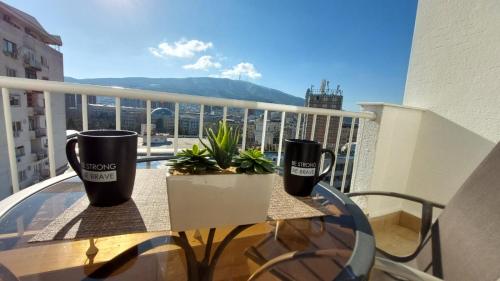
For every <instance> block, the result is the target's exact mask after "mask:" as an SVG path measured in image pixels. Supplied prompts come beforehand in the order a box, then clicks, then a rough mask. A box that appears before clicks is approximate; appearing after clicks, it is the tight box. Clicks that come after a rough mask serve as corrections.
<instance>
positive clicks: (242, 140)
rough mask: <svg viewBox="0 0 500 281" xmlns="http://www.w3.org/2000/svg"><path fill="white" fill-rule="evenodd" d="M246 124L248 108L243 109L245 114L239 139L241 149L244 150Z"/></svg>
mask: <svg viewBox="0 0 500 281" xmlns="http://www.w3.org/2000/svg"><path fill="white" fill-rule="evenodd" d="M247 124H248V108H245V113H244V114H243V133H242V136H241V137H242V139H241V149H242V150H245V145H246V143H247Z"/></svg>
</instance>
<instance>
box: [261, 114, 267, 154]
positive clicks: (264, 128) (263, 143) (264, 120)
mask: <svg viewBox="0 0 500 281" xmlns="http://www.w3.org/2000/svg"><path fill="white" fill-rule="evenodd" d="M266 125H267V110H264V119H263V120H262V140H261V144H260V152H262V153H264V146H265V143H266Z"/></svg>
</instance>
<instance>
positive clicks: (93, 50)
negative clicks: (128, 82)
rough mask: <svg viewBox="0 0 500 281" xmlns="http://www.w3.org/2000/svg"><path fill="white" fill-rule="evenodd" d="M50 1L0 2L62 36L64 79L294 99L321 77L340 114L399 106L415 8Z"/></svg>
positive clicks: (410, 4)
mask: <svg viewBox="0 0 500 281" xmlns="http://www.w3.org/2000/svg"><path fill="white" fill-rule="evenodd" d="M49 2H50V6H51V7H53V8H52V9H45V7H46V6H47V3H46V2H44V3H41V2H40V3H39V2H21V1H7V3H8V4H9V5H13V6H14V7H16V8H18V9H20V10H23V11H25V12H27V13H29V14H31V15H33V16H34V17H36V18H37V19H38V20H39V21H40V23H41V24H42V25H43V26H45V27H47V29H48V30H50V31H51V32H54V33H56V34H59V35H61V37H62V38H63V46H62V49H61V50H62V52H63V53H64V56H65V57H64V60H65V65H64V68H65V75H66V76H72V77H76V78H95V77H128V76H142V77H203V76H211V77H228V78H232V79H239V78H241V79H242V80H248V81H250V82H253V83H256V84H259V85H263V86H266V87H270V88H275V89H278V90H281V91H284V92H286V93H289V94H292V95H294V96H299V97H304V93H305V90H306V89H307V88H308V87H309V86H310V85H311V84H317V83H319V81H320V80H321V79H328V80H330V81H332V84H335V85H336V84H341V85H342V88H343V89H344V91H345V92H344V93H345V100H344V104H345V107H344V109H346V110H357V109H358V107H357V105H356V102H357V101H374V100H385V101H387V102H394V103H400V102H401V100H402V97H403V91H404V85H405V80H406V75H405V73H406V69H407V67H408V58H409V53H410V46H411V39H412V32H413V24H414V17H415V11H416V1H383V2H386V3H385V4H384V5H380V3H377V4H376V5H375V4H371V3H370V2H369V1H354V2H353V1H349V2H342V1H334V2H330V1H328V2H317V3H315V4H314V5H311V4H310V3H306V2H287V3H286V4H287V5H286V6H285V5H283V4H281V3H268V2H255V1H253V2H251V3H250V2H226V1H222V2H218V3H219V5H211V4H209V3H205V2H196V1H195V2H192V3H186V2H182V3H181V2H176V1H170V2H155V1H151V2H139V1H133V0H120V1H118V0H114V1H106V2H103V1H86V2H71V3H67V2H65V1H57V0H54V1H49ZM299 12H300V13H299ZM88 14H92V21H89V20H88Z"/></svg>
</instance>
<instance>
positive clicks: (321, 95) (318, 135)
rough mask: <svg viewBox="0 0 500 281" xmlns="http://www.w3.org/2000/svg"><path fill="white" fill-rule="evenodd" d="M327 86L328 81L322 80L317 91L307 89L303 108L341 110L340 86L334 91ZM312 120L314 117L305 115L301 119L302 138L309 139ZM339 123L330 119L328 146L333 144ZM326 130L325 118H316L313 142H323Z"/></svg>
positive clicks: (311, 88)
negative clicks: (302, 127)
mask: <svg viewBox="0 0 500 281" xmlns="http://www.w3.org/2000/svg"><path fill="white" fill-rule="evenodd" d="M329 84H330V82H329V81H327V80H322V81H321V86H320V88H319V89H315V88H314V86H311V87H310V88H308V89H307V91H306V98H305V104H304V106H306V107H315V108H326V109H336V110H342V101H343V96H342V90H340V86H337V88H336V89H330V86H329ZM313 119H314V116H312V115H306V118H304V119H303V124H302V126H304V128H305V129H304V130H303V134H302V138H305V139H310V138H311V134H312V126H313ZM339 121H340V120H339V118H338V117H332V118H331V119H330V126H329V127H330V129H329V131H328V140H327V143H328V144H335V141H336V139H337V132H338V126H339ZM326 129H327V128H326V116H317V118H316V125H315V130H314V140H316V141H319V142H323V139H324V136H325V130H326Z"/></svg>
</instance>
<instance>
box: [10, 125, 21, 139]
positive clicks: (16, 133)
mask: <svg viewBox="0 0 500 281" xmlns="http://www.w3.org/2000/svg"><path fill="white" fill-rule="evenodd" d="M12 131H14V137H16V138H17V137H19V135H20V133H21V132H22V131H23V128H22V126H21V121H15V122H12Z"/></svg>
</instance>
